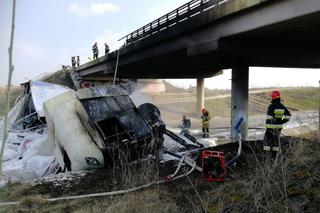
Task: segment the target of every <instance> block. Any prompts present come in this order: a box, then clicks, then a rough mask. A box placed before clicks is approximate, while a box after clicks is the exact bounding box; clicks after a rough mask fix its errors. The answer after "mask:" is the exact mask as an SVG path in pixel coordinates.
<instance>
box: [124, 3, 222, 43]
mask: <svg viewBox="0 0 320 213" xmlns="http://www.w3.org/2000/svg"><path fill="white" fill-rule="evenodd" d="M226 1H228V0H192V1H190V2H188V3H186V4H184V5H182V6H180V7H178V8H177V9H175V10H173V11H171V12H170V13H167V14H166V15H163V16H161V17H160V18H158V19H156V20H154V21H152V22H150V23H148V24H146V25H144V26H143V27H141V28H139V29H137V30H135V31H133V32H131V33H129V34H127V35H126V36H124V37H122V38H120V39H119V41H121V40H123V39H125V41H126V45H128V44H130V43H133V42H135V41H138V40H141V39H144V38H146V37H148V36H150V35H152V34H154V33H157V32H160V31H162V30H164V29H167V28H169V27H172V26H174V25H176V24H177V23H179V22H183V21H185V20H187V19H189V18H191V17H193V16H196V15H198V14H200V13H202V12H203V11H206V10H208V9H211V8H213V7H216V6H217V5H218V4H221V3H223V2H226Z"/></svg>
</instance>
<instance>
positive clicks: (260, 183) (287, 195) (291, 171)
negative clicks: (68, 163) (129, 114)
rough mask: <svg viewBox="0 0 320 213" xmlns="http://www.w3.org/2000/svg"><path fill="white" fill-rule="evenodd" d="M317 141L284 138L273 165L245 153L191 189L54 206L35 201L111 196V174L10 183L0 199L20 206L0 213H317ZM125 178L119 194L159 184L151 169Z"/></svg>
mask: <svg viewBox="0 0 320 213" xmlns="http://www.w3.org/2000/svg"><path fill="white" fill-rule="evenodd" d="M318 141H319V134H318V133H314V134H313V133H312V134H308V135H303V136H300V137H299V138H296V137H286V138H283V139H282V155H281V156H278V158H277V159H276V160H274V161H272V162H270V161H265V160H264V159H263V158H261V157H258V156H256V155H255V154H253V153H252V152H251V151H250V149H244V152H243V155H242V159H241V161H240V163H238V164H237V165H236V166H235V167H233V168H232V169H229V170H228V177H227V179H226V181H225V182H224V183H212V182H206V181H204V180H202V178H201V175H200V173H198V172H193V174H192V175H190V176H189V178H190V180H191V183H192V185H191V183H190V182H189V181H188V179H187V178H183V179H180V180H178V181H175V182H170V183H165V184H162V185H158V186H154V187H151V188H149V189H147V190H141V191H138V192H134V193H129V194H126V195H121V196H113V197H101V198H83V199H78V200H72V201H59V202H54V203H48V202H44V201H43V200H42V199H41V198H40V197H56V196H67V195H75V194H82V193H94V192H103V191H108V190H112V186H114V183H115V181H114V179H113V178H110V175H111V174H110V173H112V171H111V172H110V171H107V170H105V171H101V170H100V171H97V172H93V173H90V174H89V175H87V176H84V177H80V179H77V181H74V182H72V181H67V182H66V183H64V184H61V183H60V184H52V183H40V184H36V185H30V184H25V183H11V184H9V185H7V186H5V187H6V188H2V189H1V190H0V196H1V197H2V199H5V200H11V201H12V200H22V204H21V205H16V206H10V207H3V208H2V211H3V212H21V211H26V212H37V211H38V212H52V211H53V212H317V211H318V210H319V208H320V172H319V171H320V144H319V142H318ZM147 168H148V167H147ZM140 169H141V168H140ZM139 171H141V170H139ZM125 174H127V175H128V174H131V176H127V175H124V176H123V179H122V181H120V182H118V183H117V184H116V185H117V186H118V187H120V188H128V187H129V188H130V187H132V186H134V185H135V184H138V185H140V184H142V183H143V182H144V181H147V182H150V181H151V180H154V179H155V178H159V176H158V173H157V172H156V171H155V170H153V169H151V170H150V169H145V170H144V172H136V173H132V171H130V173H125ZM111 176H112V175H111ZM141 177H143V178H141ZM146 177H147V178H146ZM123 181H124V182H123ZM110 187H111V188H110ZM113 189H115V188H113ZM197 193H198V194H199V196H200V197H199V196H198V194H197Z"/></svg>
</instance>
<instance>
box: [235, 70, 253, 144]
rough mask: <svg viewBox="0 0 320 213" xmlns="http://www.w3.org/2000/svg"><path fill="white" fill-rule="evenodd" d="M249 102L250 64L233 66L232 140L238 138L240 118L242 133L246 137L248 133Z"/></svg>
mask: <svg viewBox="0 0 320 213" xmlns="http://www.w3.org/2000/svg"><path fill="white" fill-rule="evenodd" d="M248 103H249V66H246V65H238V66H234V67H233V68H232V85H231V141H232V142H235V141H237V140H238V133H237V131H236V129H235V127H236V126H237V124H238V123H239V121H240V120H243V121H242V124H241V126H240V128H239V129H240V134H241V136H242V139H246V137H247V134H248Z"/></svg>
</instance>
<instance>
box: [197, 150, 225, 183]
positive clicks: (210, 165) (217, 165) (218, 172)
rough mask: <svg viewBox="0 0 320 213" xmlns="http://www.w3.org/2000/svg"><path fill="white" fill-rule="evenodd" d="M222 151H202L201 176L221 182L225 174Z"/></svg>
mask: <svg viewBox="0 0 320 213" xmlns="http://www.w3.org/2000/svg"><path fill="white" fill-rule="evenodd" d="M226 173H227V172H226V165H225V158H224V152H218V151H208V150H204V151H202V177H203V178H204V179H205V180H207V181H211V182H223V181H224V178H225V175H226Z"/></svg>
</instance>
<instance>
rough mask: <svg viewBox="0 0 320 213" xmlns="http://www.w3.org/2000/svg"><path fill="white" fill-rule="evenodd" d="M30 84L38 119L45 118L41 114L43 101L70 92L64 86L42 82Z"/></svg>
mask: <svg viewBox="0 0 320 213" xmlns="http://www.w3.org/2000/svg"><path fill="white" fill-rule="evenodd" d="M30 83H31V85H30V86H31V93H32V99H33V104H34V107H35V109H36V111H37V113H38V116H39V117H44V116H45V115H44V112H43V103H44V102H45V101H47V100H49V99H51V98H53V97H55V96H57V95H60V94H62V93H64V92H66V91H69V90H70V89H69V88H68V87H65V86H61V85H57V84H51V83H46V82H42V81H31V82H30Z"/></svg>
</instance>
